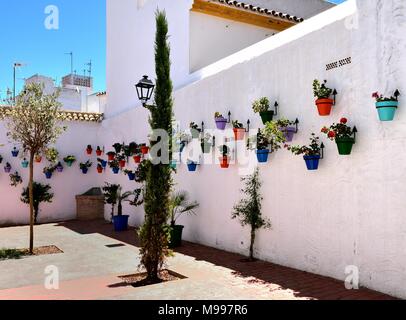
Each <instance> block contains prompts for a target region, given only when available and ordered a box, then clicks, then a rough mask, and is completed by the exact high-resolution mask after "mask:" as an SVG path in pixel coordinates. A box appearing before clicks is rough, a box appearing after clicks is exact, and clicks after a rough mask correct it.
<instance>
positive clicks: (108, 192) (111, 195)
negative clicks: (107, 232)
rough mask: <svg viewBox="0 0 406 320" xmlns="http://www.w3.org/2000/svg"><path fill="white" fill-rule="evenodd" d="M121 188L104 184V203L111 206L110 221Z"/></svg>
mask: <svg viewBox="0 0 406 320" xmlns="http://www.w3.org/2000/svg"><path fill="white" fill-rule="evenodd" d="M120 188H121V186H120V185H119V184H111V183H108V182H106V183H105V186H104V187H103V188H102V190H103V194H104V203H106V204H110V205H111V220H113V217H114V208H115V206H116V205H117V202H118V192H119V189H120Z"/></svg>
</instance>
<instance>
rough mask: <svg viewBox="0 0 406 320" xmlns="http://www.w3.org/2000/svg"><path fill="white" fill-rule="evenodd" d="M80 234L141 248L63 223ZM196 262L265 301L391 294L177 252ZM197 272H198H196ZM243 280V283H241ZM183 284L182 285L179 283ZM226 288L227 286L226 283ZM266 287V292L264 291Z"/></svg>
mask: <svg viewBox="0 0 406 320" xmlns="http://www.w3.org/2000/svg"><path fill="white" fill-rule="evenodd" d="M60 226H63V227H65V228H68V229H71V230H73V231H75V232H77V233H80V234H92V233H98V234H102V235H104V236H106V237H109V238H112V239H115V240H118V241H121V242H124V243H127V244H129V245H133V246H138V245H139V243H138V240H137V237H136V235H135V234H136V232H135V230H134V229H132V230H129V231H127V232H122V233H115V232H114V231H113V230H112V227H111V225H110V224H106V223H105V222H103V221H98V222H92V223H84V222H79V221H71V222H66V223H62V224H60ZM176 252H177V253H180V254H182V255H185V256H189V257H193V258H194V259H195V260H196V261H204V262H208V263H211V264H213V265H214V266H213V268H216V267H217V266H218V267H223V268H226V269H228V270H229V271H230V273H231V275H232V278H227V279H229V280H230V281H234V280H235V281H236V283H238V285H239V286H242V285H243V286H245V288H247V289H252V290H255V289H256V288H258V289H259V288H261V296H260V298H262V299H279V298H281V299H286V298H289V299H315V300H389V299H394V298H392V297H390V296H388V295H384V294H382V293H379V292H375V291H372V290H368V289H363V288H361V289H360V290H346V289H345V287H344V284H343V282H340V281H337V280H334V279H331V278H327V277H323V276H319V275H315V274H311V273H308V272H304V271H300V270H296V269H292V268H287V267H283V266H279V265H275V264H272V263H269V262H264V261H256V262H244V258H245V257H243V256H241V255H238V254H234V253H229V252H225V251H221V250H218V249H214V248H210V247H206V246H202V245H199V244H194V243H189V242H184V243H183V246H182V247H181V248H178V249H177V250H176ZM197 272H198V271H197ZM241 280H244V282H241ZM179 285H180V284H179ZM225 285H226V283H225ZM264 288H266V289H267V290H265V291H264V290H263V289H264Z"/></svg>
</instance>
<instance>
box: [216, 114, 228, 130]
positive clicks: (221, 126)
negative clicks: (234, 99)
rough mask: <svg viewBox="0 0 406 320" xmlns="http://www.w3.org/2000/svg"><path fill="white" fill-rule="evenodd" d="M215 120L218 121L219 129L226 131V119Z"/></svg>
mask: <svg viewBox="0 0 406 320" xmlns="http://www.w3.org/2000/svg"><path fill="white" fill-rule="evenodd" d="M214 120H215V121H216V126H217V129H219V130H224V129H225V128H226V125H227V119H226V118H223V117H221V118H215V119H214Z"/></svg>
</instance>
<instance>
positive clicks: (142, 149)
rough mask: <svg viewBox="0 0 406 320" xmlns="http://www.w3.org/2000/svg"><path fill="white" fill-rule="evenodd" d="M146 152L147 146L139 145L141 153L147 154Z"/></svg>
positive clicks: (147, 150)
mask: <svg viewBox="0 0 406 320" xmlns="http://www.w3.org/2000/svg"><path fill="white" fill-rule="evenodd" d="M148 152H149V147H145V146H144V147H141V153H142V154H148Z"/></svg>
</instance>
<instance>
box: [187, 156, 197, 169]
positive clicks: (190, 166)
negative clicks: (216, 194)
mask: <svg viewBox="0 0 406 320" xmlns="http://www.w3.org/2000/svg"><path fill="white" fill-rule="evenodd" d="M197 165H198V163H197V161H193V160H190V159H189V160H188V161H187V168H188V170H189V172H195V171H196V169H197Z"/></svg>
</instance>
